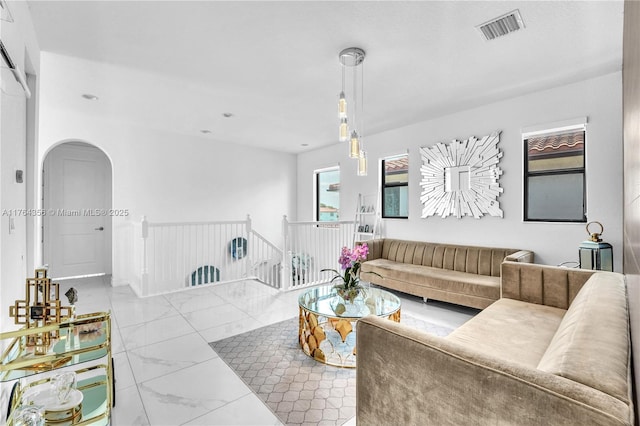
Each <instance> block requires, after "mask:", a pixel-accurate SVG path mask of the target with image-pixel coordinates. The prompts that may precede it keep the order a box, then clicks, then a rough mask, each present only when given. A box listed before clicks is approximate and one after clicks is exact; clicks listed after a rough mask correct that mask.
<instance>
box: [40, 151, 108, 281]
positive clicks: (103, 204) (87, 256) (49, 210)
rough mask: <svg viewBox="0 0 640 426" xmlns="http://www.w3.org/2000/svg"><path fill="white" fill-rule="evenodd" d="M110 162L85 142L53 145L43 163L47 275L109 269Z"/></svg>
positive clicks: (74, 275)
mask: <svg viewBox="0 0 640 426" xmlns="http://www.w3.org/2000/svg"><path fill="white" fill-rule="evenodd" d="M111 175H112V167H111V161H110V160H109V158H108V157H107V155H106V154H105V153H104V152H103V151H102V150H100V149H99V148H97V147H95V146H93V145H90V144H88V143H84V142H65V143H62V144H60V145H57V146H55V147H54V148H52V149H51V151H49V153H48V154H47V155H46V157H45V159H44V163H43V177H42V178H43V191H42V206H43V210H44V212H45V214H44V215H43V221H42V225H43V229H42V237H43V241H42V243H43V244H42V247H43V253H42V256H43V257H42V258H43V263H44V264H46V265H48V267H49V276H50V277H52V278H67V277H78V276H87V275H101V274H110V273H111V244H112V242H111V240H112V226H111V215H110V210H111V207H112V188H111Z"/></svg>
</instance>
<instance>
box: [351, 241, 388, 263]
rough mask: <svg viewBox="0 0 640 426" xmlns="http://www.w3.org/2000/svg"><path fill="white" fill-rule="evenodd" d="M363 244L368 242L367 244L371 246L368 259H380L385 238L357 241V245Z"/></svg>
mask: <svg viewBox="0 0 640 426" xmlns="http://www.w3.org/2000/svg"><path fill="white" fill-rule="evenodd" d="M362 244H367V246H368V247H369V255H368V256H367V259H366V260H373V259H380V258H381V257H382V246H383V244H384V238H378V239H375V240H367V241H357V242H356V245H357V246H360V245H362Z"/></svg>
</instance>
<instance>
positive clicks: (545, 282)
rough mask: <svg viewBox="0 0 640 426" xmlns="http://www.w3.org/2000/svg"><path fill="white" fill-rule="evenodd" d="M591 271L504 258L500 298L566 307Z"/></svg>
mask: <svg viewBox="0 0 640 426" xmlns="http://www.w3.org/2000/svg"><path fill="white" fill-rule="evenodd" d="M594 272H595V271H591V270H587V269H575V268H562V267H559V266H548V265H537V264H533V263H523V262H511V261H504V262H502V265H501V270H500V289H501V297H507V298H509V299H515V300H522V301H523V302H529V303H537V304H539V305H547V306H553V307H555V308H560V309H568V308H569V305H571V302H572V301H573V299H574V298H575V297H576V295H577V294H578V292H579V291H580V289H581V288H582V286H583V285H584V283H585V282H587V280H588V279H589V278H590V277H591V275H593V274H594Z"/></svg>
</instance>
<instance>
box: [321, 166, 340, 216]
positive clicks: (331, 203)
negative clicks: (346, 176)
mask: <svg viewBox="0 0 640 426" xmlns="http://www.w3.org/2000/svg"><path fill="white" fill-rule="evenodd" d="M315 175H316V221H318V222H337V221H339V220H340V169H338V168H331V169H325V170H319V171H316V172H315Z"/></svg>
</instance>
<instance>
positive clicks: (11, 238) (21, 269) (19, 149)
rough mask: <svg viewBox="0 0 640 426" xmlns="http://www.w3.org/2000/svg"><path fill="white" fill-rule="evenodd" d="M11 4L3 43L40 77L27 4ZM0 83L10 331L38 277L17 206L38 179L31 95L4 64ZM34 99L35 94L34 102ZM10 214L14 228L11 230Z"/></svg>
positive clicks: (0, 197)
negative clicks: (31, 145)
mask: <svg viewBox="0 0 640 426" xmlns="http://www.w3.org/2000/svg"><path fill="white" fill-rule="evenodd" d="M9 8H10V11H11V14H12V16H13V20H14V21H13V22H7V21H1V22H0V30H1V31H0V33H1V35H2V42H3V43H4V45H5V47H6V48H7V50H8V51H9V54H10V55H11V58H12V60H13V61H14V63H15V64H16V65H17V66H18V67H19V68H20V70H21V72H22V73H23V75H25V71H28V72H29V73H31V74H33V75H37V74H38V72H39V57H38V55H39V48H38V44H37V41H36V38H35V33H34V31H33V25H32V22H31V18H30V16H29V12H28V8H27V5H26V3H24V2H17V3H16V2H10V4H9ZM0 82H1V84H2V91H1V92H0V210H1V211H2V212H3V213H5V214H2V216H1V218H0V331H7V330H10V329H15V328H17V326H16V325H15V324H13V322H14V321H13V319H9V305H12V304H13V303H14V301H15V300H16V299H23V298H24V296H25V294H24V284H25V279H26V278H27V276H30V277H31V276H33V269H31V270H30V271H28V270H27V229H26V228H27V216H26V215H25V214H22V213H19V212H18V213H17V214H16V212H15V210H16V209H26V207H27V186H31V187H32V188H33V187H35V182H34V181H33V180H32V179H29V176H28V174H27V171H26V165H27V164H26V152H27V99H26V97H25V95H24V91H23V89H22V87H21V86H20V85H19V84H18V83H17V81H16V79H15V78H14V77H13V74H12V73H11V72H10V71H9V69H8V68H7V67H6V66H5V65H4V63H3V65H2V74H1V77H0ZM35 103H37V98H36V97H35V93H34V97H33V98H32V99H31V100H30V101H29V104H30V105H34V104H35ZM31 119H33V117H31ZM31 124H33V123H31ZM31 142H33V140H32V141H31ZM16 170H23V172H24V182H23V183H17V182H16V178H15V173H16ZM10 215H11V216H13V217H12V218H11V220H13V222H14V226H15V229H14V230H13V231H12V232H11V233H10V232H9V221H10Z"/></svg>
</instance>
